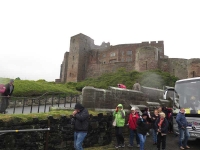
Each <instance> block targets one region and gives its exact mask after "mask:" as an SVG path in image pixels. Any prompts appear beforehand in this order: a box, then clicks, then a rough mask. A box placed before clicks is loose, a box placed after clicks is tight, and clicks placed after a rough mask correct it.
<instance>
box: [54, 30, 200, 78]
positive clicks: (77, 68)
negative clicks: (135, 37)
mask: <svg viewBox="0 0 200 150" xmlns="http://www.w3.org/2000/svg"><path fill="white" fill-rule="evenodd" d="M121 67H123V68H125V69H126V70H127V71H132V70H137V71H140V72H141V71H146V70H154V69H160V70H163V71H167V72H169V73H170V74H171V75H175V76H176V77H178V78H180V79H184V78H188V77H197V76H200V69H199V67H200V60H199V59H190V60H187V59H179V58H168V57H167V56H165V55H164V42H163V41H158V42H156V41H151V42H142V43H135V44H121V45H116V46H111V45H110V43H105V42H103V43H102V44H101V45H100V46H98V45H95V44H94V40H93V39H91V38H90V37H88V36H86V35H84V34H78V35H75V36H73V37H71V40H70V51H69V52H66V53H65V57H64V60H63V63H62V64H61V69H60V80H56V81H61V82H78V81H82V80H84V79H86V78H88V77H98V76H100V75H102V74H104V73H108V72H115V71H117V69H119V68H121Z"/></svg>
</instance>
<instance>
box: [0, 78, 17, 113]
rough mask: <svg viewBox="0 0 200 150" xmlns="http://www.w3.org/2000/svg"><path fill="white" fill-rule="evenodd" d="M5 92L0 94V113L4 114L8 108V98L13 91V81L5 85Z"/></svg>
mask: <svg viewBox="0 0 200 150" xmlns="http://www.w3.org/2000/svg"><path fill="white" fill-rule="evenodd" d="M5 88H6V89H5V92H4V93H2V94H1V96H2V99H1V107H0V113H6V109H7V108H8V106H9V98H10V96H12V94H13V91H14V80H13V79H11V80H10V82H9V83H8V84H6V85H5Z"/></svg>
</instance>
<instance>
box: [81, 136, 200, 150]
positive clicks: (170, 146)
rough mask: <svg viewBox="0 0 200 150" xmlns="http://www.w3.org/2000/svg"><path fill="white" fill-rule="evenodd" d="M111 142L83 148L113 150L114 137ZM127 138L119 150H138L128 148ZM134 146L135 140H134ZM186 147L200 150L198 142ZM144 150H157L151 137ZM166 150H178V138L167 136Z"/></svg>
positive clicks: (192, 142) (148, 137)
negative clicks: (123, 146) (124, 145)
mask: <svg viewBox="0 0 200 150" xmlns="http://www.w3.org/2000/svg"><path fill="white" fill-rule="evenodd" d="M113 139H114V140H113V142H112V143H111V144H110V145H106V146H101V147H90V148H85V150H115V148H114V145H115V137H114V138H113ZM128 140H129V139H128V137H127V136H126V138H125V144H126V147H125V148H119V150H139V148H137V147H136V145H135V146H134V147H133V148H128V147H127V145H128V144H129V143H128ZM134 144H135V140H134ZM188 145H189V146H190V147H191V148H190V149H189V150H200V140H195V141H194V140H193V141H189V142H188ZM145 150H157V147H156V145H153V142H152V136H147V140H146V143H145ZM166 150H180V148H179V146H178V137H175V136H174V135H173V134H168V135H167V146H166Z"/></svg>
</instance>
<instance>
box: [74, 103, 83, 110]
mask: <svg viewBox="0 0 200 150" xmlns="http://www.w3.org/2000/svg"><path fill="white" fill-rule="evenodd" d="M74 109H78V110H83V109H84V107H83V106H82V105H81V104H80V103H77V104H76V105H75V107H74Z"/></svg>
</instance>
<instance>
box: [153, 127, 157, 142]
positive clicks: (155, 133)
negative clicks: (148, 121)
mask: <svg viewBox="0 0 200 150" xmlns="http://www.w3.org/2000/svg"><path fill="white" fill-rule="evenodd" d="M152 136H153V142H154V143H157V131H156V130H155V129H152Z"/></svg>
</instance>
